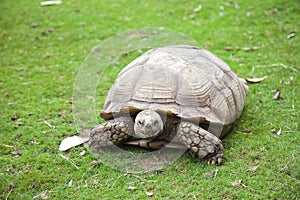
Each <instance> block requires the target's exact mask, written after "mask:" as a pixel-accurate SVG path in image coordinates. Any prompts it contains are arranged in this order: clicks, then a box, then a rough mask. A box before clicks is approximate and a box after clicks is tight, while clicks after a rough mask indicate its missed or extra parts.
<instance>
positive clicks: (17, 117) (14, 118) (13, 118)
mask: <svg viewBox="0 0 300 200" xmlns="http://www.w3.org/2000/svg"><path fill="white" fill-rule="evenodd" d="M19 118H20V116H19V115H15V116H12V117H11V118H10V120H11V121H16V120H17V119H19Z"/></svg>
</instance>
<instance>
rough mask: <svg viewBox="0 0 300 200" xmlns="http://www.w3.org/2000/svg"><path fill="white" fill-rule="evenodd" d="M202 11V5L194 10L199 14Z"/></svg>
mask: <svg viewBox="0 0 300 200" xmlns="http://www.w3.org/2000/svg"><path fill="white" fill-rule="evenodd" d="M201 9H202V5H201V4H199V5H198V6H197V7H196V8H194V12H198V11H200V10H201Z"/></svg>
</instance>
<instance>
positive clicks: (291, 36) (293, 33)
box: [287, 31, 296, 39]
mask: <svg viewBox="0 0 300 200" xmlns="http://www.w3.org/2000/svg"><path fill="white" fill-rule="evenodd" d="M293 37H296V31H292V32H290V33H289V34H288V36H287V39H291V38H293Z"/></svg>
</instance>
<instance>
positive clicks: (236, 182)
mask: <svg viewBox="0 0 300 200" xmlns="http://www.w3.org/2000/svg"><path fill="white" fill-rule="evenodd" d="M242 183H243V180H242V179H238V180H236V181H233V182H232V183H231V185H232V186H233V187H237V186H239V185H242Z"/></svg>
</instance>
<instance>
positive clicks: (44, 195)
mask: <svg viewBox="0 0 300 200" xmlns="http://www.w3.org/2000/svg"><path fill="white" fill-rule="evenodd" d="M47 193H48V191H47V190H45V191H44V192H42V193H41V194H39V195H36V196H34V197H33V198H32V199H48V198H49V195H48V194H47Z"/></svg>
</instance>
